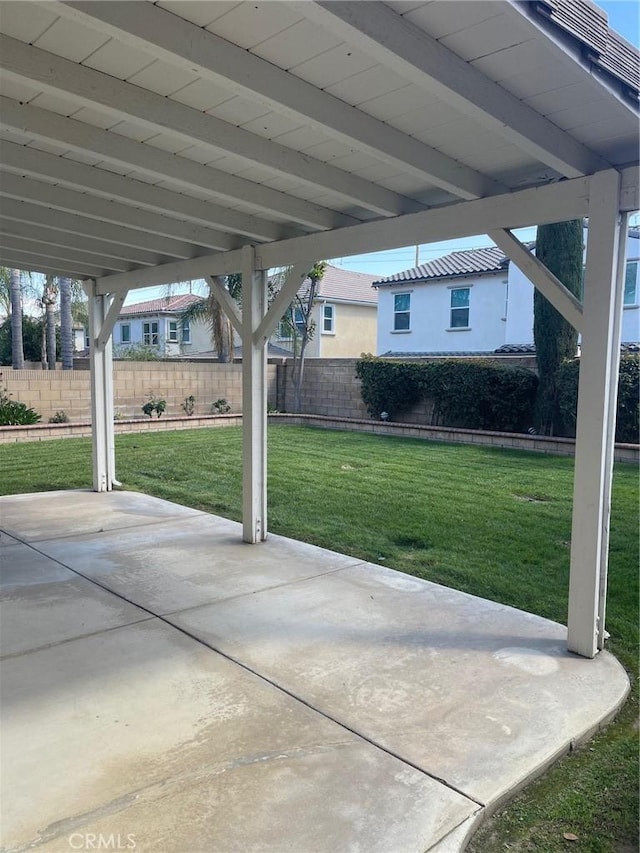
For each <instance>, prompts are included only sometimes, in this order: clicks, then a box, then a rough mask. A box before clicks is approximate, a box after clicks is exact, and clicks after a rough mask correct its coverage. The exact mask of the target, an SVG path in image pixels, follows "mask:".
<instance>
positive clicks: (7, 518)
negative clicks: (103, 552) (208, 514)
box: [0, 490, 204, 542]
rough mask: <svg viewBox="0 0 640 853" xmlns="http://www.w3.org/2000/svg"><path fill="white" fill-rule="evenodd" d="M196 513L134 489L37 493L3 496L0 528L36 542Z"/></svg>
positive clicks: (161, 520)
mask: <svg viewBox="0 0 640 853" xmlns="http://www.w3.org/2000/svg"><path fill="white" fill-rule="evenodd" d="M27 504H28V506H29V509H28V510H27V509H26V506H27ZM197 515H204V513H202V512H199V511H198V510H196V509H189V507H185V506H178V504H173V503H170V502H169V501H163V500H160V499H159V498H150V497H149V496H148V495H141V494H138V493H136V492H103V493H100V494H99V493H98V492H91V491H88V490H86V491H85V490H73V491H57V492H40V493H38V494H33V495H11V496H9V497H5V498H4V499H3V500H2V503H1V504H0V527H1V528H2V530H3V531H4V533H5V534H13V535H14V536H15V535H17V536H18V538H19V539H21V540H24V541H25V542H37V541H38V540H39V539H51V538H52V537H57V536H73V535H77V534H80V533H97V532H100V531H102V530H118V529H121V528H123V527H136V526H137V525H140V524H149V523H152V522H155V523H161V522H163V521H165V520H168V519H170V518H191V517H192V516H197Z"/></svg>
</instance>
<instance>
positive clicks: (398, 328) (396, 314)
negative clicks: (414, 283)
mask: <svg viewBox="0 0 640 853" xmlns="http://www.w3.org/2000/svg"><path fill="white" fill-rule="evenodd" d="M392 296H393V330H392V331H393V332H394V333H395V334H402V333H405V334H406V333H407V332H410V331H411V291H410V290H403V291H401V292H400V293H393V294H392ZM400 296H406V297H407V299H408V300H409V302H408V306H409V307H408V308H406V309H403V310H402V311H398V309H397V308H396V300H397V299H398V297H400ZM404 316H406V318H407V325H406V326H404V324H403V323H404V321H403V322H402V323H401V324H400V325H398V319H399V318H400V317H404Z"/></svg>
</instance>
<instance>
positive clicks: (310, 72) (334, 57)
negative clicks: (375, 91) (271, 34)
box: [290, 43, 406, 89]
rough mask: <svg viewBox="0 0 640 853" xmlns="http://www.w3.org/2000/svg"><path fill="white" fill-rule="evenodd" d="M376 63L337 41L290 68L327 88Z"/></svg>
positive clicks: (317, 84)
mask: <svg viewBox="0 0 640 853" xmlns="http://www.w3.org/2000/svg"><path fill="white" fill-rule="evenodd" d="M376 64H377V63H376V62H375V60H373V59H372V58H371V57H370V56H367V55H366V54H364V53H361V52H360V51H358V50H355V48H352V47H350V46H349V45H345V44H342V43H339V44H337V45H336V46H334V47H332V48H331V49H330V50H327V51H326V52H325V53H321V54H318V55H317V56H315V57H314V58H313V59H308V60H306V61H304V62H300V63H299V64H297V65H295V66H293V67H292V68H291V69H290V70H291V72H292V73H293V74H295V75H296V77H300V78H302V79H303V80H306V81H307V82H308V83H313V85H314V86H317V87H318V88H319V89H327V87H329V86H335V85H336V84H337V83H340V82H341V81H343V80H347V79H349V78H351V77H354V76H355V75H356V74H360V73H362V72H363V71H366V70H367V69H369V68H373V67H374V66H375V65H376ZM405 82H406V81H405Z"/></svg>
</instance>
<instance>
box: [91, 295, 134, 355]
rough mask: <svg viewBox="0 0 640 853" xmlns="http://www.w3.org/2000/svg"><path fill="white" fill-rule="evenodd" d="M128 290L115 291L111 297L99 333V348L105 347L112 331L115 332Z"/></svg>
mask: <svg viewBox="0 0 640 853" xmlns="http://www.w3.org/2000/svg"><path fill="white" fill-rule="evenodd" d="M127 292H128V291H127ZM127 292H125V291H123V292H122V293H115V294H114V295H113V296H112V297H111V303H110V305H109V307H108V309H107V312H106V314H105V315H104V320H103V321H102V328H101V329H100V334H99V335H98V347H99V348H102V347H105V346H106V345H107V342H108V341H109V338H110V337H111V333H112V332H113V327H114V326H115V324H116V320H117V319H118V317H119V316H120V312H121V311H122V306H123V305H124V300H125V299H126V298H127Z"/></svg>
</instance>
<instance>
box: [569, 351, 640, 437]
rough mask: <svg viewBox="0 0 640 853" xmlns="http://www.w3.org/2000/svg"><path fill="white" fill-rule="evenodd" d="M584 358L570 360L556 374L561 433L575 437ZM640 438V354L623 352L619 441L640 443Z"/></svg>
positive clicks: (619, 397)
mask: <svg viewBox="0 0 640 853" xmlns="http://www.w3.org/2000/svg"><path fill="white" fill-rule="evenodd" d="M579 376H580V359H577V358H574V359H571V361H566V362H565V363H564V364H563V365H562V366H561V367H560V369H559V370H558V372H557V374H556V386H557V395H558V396H557V402H558V412H559V415H560V421H561V423H560V425H559V429H558V430H557V434H558V435H566V436H569V437H571V438H573V437H574V436H575V434H576V417H577V409H578V378H579ZM639 438H640V357H639V356H637V355H623V356H622V357H621V359H620V374H619V380H618V414H617V420H616V441H622V442H627V443H629V444H637V443H638V441H639Z"/></svg>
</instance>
